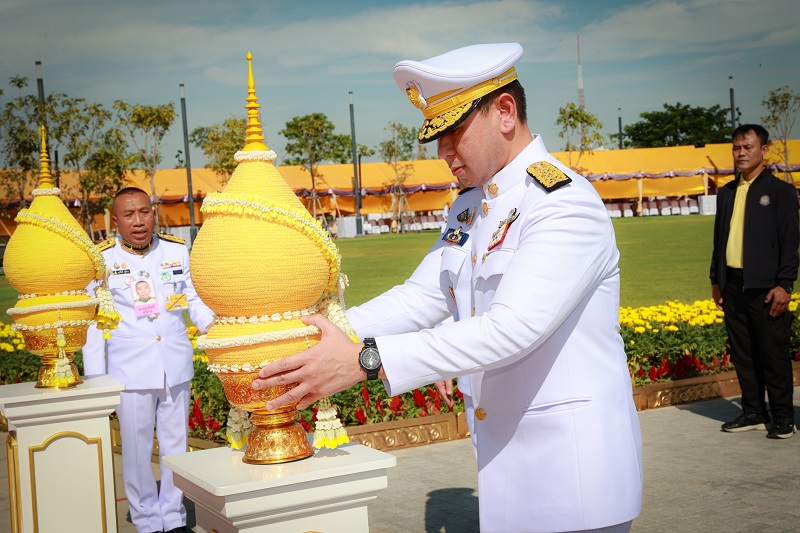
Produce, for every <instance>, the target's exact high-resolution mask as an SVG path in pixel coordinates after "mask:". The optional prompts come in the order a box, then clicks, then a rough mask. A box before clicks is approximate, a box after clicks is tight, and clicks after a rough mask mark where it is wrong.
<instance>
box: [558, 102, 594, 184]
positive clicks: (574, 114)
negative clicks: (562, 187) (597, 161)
mask: <svg viewBox="0 0 800 533" xmlns="http://www.w3.org/2000/svg"><path fill="white" fill-rule="evenodd" d="M556 126H559V127H561V130H560V131H559V132H558V136H559V137H561V138H562V139H566V140H567V143H566V146H565V147H564V150H567V151H568V152H569V166H570V168H573V169H576V170H577V169H578V164H579V163H580V160H581V156H583V154H584V153H586V152H588V153H590V154H591V153H592V148H594V147H599V146H602V145H603V142H604V140H605V139H604V138H603V135H602V134H601V133H600V132H599V131H598V130H599V129H601V128H602V127H603V123H602V122H600V120H599V119H598V118H597V116H596V115H595V114H594V113H590V112H589V111H586V109H584V108H582V107H578V106H577V105H575V104H573V103H572V102H570V103H568V104H567V105H566V106H565V107H561V108H559V109H558V118H557V119H556ZM574 150H577V151H578V159H576V160H575V164H574V165H573V163H572V152H573V151H574Z"/></svg>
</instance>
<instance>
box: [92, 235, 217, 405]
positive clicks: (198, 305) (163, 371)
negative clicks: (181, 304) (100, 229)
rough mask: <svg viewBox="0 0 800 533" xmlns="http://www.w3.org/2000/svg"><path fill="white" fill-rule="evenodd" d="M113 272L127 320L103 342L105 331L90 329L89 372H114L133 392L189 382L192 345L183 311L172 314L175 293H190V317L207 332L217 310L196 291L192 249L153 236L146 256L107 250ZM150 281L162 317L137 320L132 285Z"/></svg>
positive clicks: (113, 290) (119, 305)
mask: <svg viewBox="0 0 800 533" xmlns="http://www.w3.org/2000/svg"><path fill="white" fill-rule="evenodd" d="M102 253H103V258H104V259H105V262H106V267H107V268H108V269H110V271H111V272H110V275H109V277H108V287H109V289H110V291H111V294H112V295H113V297H114V303H115V304H116V306H117V311H118V312H119V314H120V316H121V317H122V320H121V321H120V324H119V326H117V329H115V330H112V331H111V339H110V340H108V341H104V340H103V336H102V332H101V331H99V330H98V329H97V328H94V327H92V328H89V335H88V337H87V342H86V346H84V347H83V364H84V374H86V375H87V376H89V375H92V374H105V373H108V374H110V375H112V376H114V377H115V378H117V379H119V380H120V381H121V382H123V383H124V384H125V388H126V389H127V390H143V389H163V388H164V387H165V385H166V386H174V385H177V384H180V383H185V382H187V381H189V380H191V379H192V376H193V375H194V365H193V363H192V355H193V353H194V351H193V349H192V343H191V342H190V341H189V337H188V335H187V332H186V323H185V322H184V318H183V310H175V311H168V310H167V308H166V298H167V296H169V295H170V294H186V300H187V301H188V304H189V309H188V313H189V316H190V318H191V319H192V322H194V324H195V325H196V326H197V327H198V328H199V329H200V330H201V331H203V330H205V329H206V328H208V326H209V324H211V321H212V320H213V318H214V312H213V311H211V309H209V308H208V307H206V306H205V304H203V302H202V301H201V300H200V298H199V297H198V296H197V292H195V290H194V285H192V280H191V276H190V269H189V251H188V249H187V248H186V245H184V244H181V243H178V242H171V241H168V240H165V239H161V238H159V237H158V236H155V237H153V248H152V249H151V250H150V251H149V252H147V254H145V256H144V257H142V256H140V255H138V254H133V253H130V252H127V251H125V250H124V249H122V247H121V246H120V244H119V239H117V241H116V242H115V243H114V246H112V247H110V248H108V249H106V250H104V251H103V252H102ZM140 279H149V280H151V282H152V286H153V288H154V289H155V299H156V301H157V302H158V313H157V316H156V317H154V318H152V320H151V316H141V317H137V316H136V313H135V311H134V303H133V293H132V292H131V286H130V284H131V282H132V280H133V282H134V283H135V281H136V280H140Z"/></svg>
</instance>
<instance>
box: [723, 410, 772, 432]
mask: <svg viewBox="0 0 800 533" xmlns="http://www.w3.org/2000/svg"><path fill="white" fill-rule="evenodd" d="M765 422H766V420H765V419H764V417H763V416H761V415H757V414H753V413H749V414H745V413H742V414H740V415H739V416H738V417H736V419H734V420H731V421H730V422H725V423H724V424H722V431H726V432H728V433H741V432H742V431H752V430H754V429H767V426H766V423H765Z"/></svg>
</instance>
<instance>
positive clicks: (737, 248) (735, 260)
mask: <svg viewBox="0 0 800 533" xmlns="http://www.w3.org/2000/svg"><path fill="white" fill-rule="evenodd" d="M751 183H752V180H751V181H745V180H744V179H741V180H740V181H739V186H738V187H736V198H734V200H733V214H732V215H731V229H730V231H729V232H728V246H727V248H725V259H726V261H727V263H728V266H729V267H731V268H742V266H743V264H744V263H743V261H742V243H743V241H744V209H745V201H746V200H747V191H749V190H750V184H751Z"/></svg>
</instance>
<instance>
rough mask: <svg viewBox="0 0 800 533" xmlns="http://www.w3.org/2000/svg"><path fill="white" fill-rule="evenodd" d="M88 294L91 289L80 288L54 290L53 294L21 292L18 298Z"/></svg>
mask: <svg viewBox="0 0 800 533" xmlns="http://www.w3.org/2000/svg"><path fill="white" fill-rule="evenodd" d="M88 294H89V291H87V290H86V289H79V290H76V291H64V292H54V293H53V294H19V295H17V298H18V299H20V300H26V299H28V298H39V297H40V296H83V295H88Z"/></svg>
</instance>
